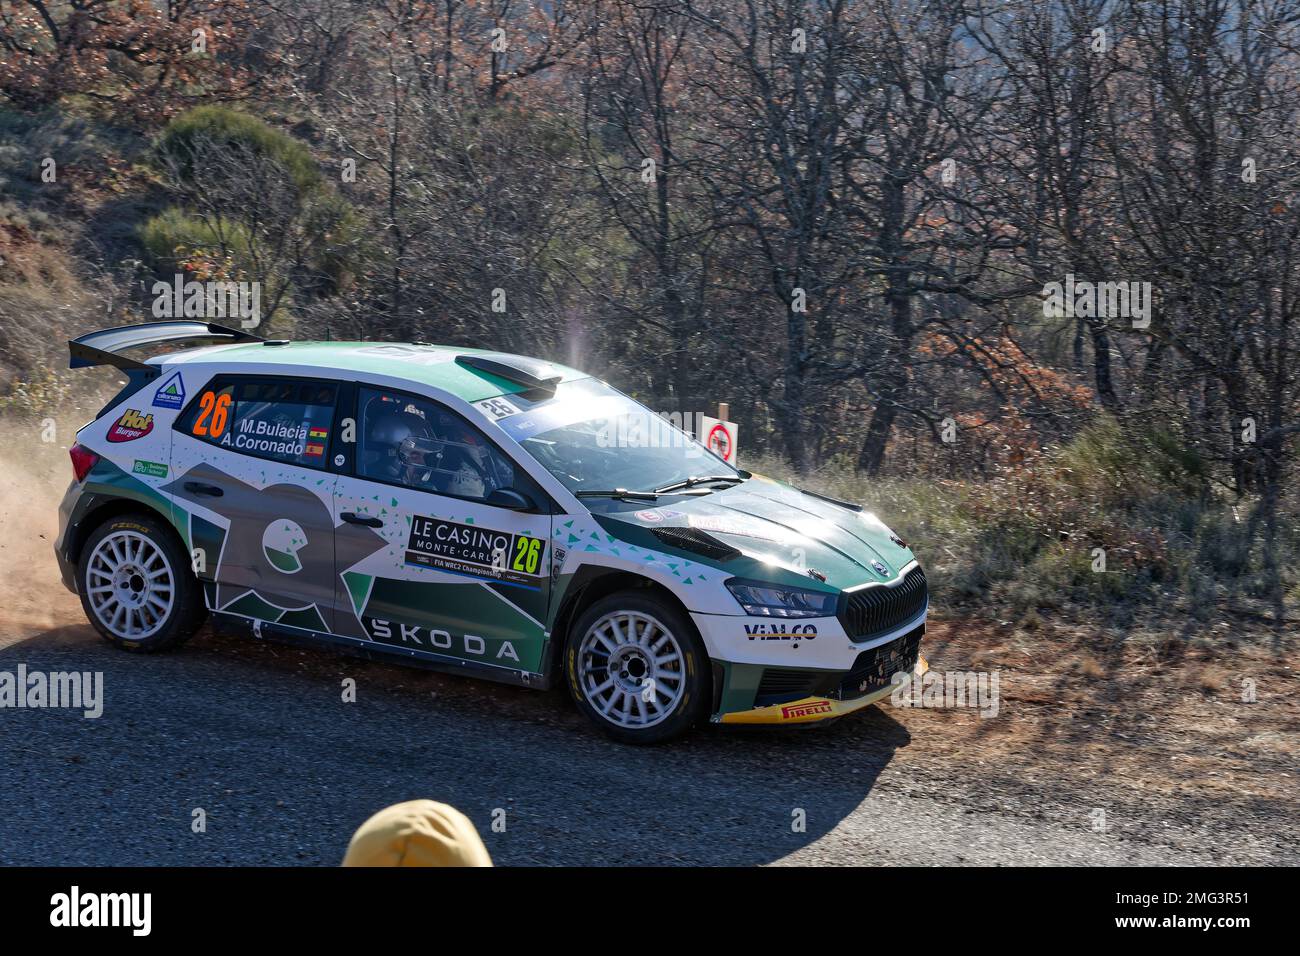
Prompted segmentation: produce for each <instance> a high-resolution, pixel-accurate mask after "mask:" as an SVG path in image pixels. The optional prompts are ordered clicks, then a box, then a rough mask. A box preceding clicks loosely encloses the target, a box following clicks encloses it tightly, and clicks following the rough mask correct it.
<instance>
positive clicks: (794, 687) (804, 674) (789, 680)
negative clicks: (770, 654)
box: [754, 667, 826, 707]
mask: <svg viewBox="0 0 1300 956" xmlns="http://www.w3.org/2000/svg"><path fill="white" fill-rule="evenodd" d="M825 684H826V672H825V671H806V670H805V671H800V670H787V669H785V668H781V667H769V668H767V669H766V670H765V671H763V679H762V680H761V681H759V682H758V693H757V694H756V695H755V697H754V706H755V707H766V706H768V705H769V704H784V703H786V702H788V701H792V700H801V699H802V698H804V697H813V696H815V695H816V694H817V692H818V690H819V689H820V688H821V687H823V686H824V685H825Z"/></svg>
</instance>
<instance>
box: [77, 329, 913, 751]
mask: <svg viewBox="0 0 1300 956" xmlns="http://www.w3.org/2000/svg"><path fill="white" fill-rule="evenodd" d="M199 343H205V344H199ZM210 343H216V344H210ZM69 345H70V349H71V354H72V362H71V364H72V367H73V368H79V367H85V366H92V365H111V366H114V367H116V368H117V369H120V370H121V371H122V372H124V373H125V374H126V376H127V379H128V381H127V384H126V386H125V387H124V388H123V389H122V390H121V392H120V393H119V394H117V396H116V397H114V398H113V399H112V401H110V402H109V404H108V405H107V406H106V407H105V408H104V409H103V411H102V412H101V413H100V414H99V415H98V416H97V417H96V418H95V420H94V421H92V422H90V423H89V424H88V425H86V426H84V427H83V428H82V429H81V430H80V431H79V432H78V433H77V440H76V444H74V445H73V446H72V448H71V450H70V453H71V457H72V464H73V470H74V472H75V479H74V481H73V483H72V485H71V487H70V488H69V489H68V492H67V495H66V497H65V498H64V501H63V504H62V506H61V508H60V519H61V520H60V534H59V538H58V541H57V543H56V551H57V555H58V560H59V563H60V566H61V568H62V571H63V578H64V582H65V583H66V585H67V586H68V587H69V588H70V589H72V590H73V591H74V592H75V593H77V594H78V595H80V598H81V602H82V605H83V607H84V608H85V611H86V615H87V617H88V618H89V619H90V622H91V624H92V625H94V627H95V628H96V630H98V631H99V633H100V634H101V635H103V637H104V638H105V639H107V640H108V641H109V642H111V643H112V644H114V645H116V646H117V647H120V648H123V649H125V650H130V651H159V650H164V649H167V648H172V647H175V646H177V645H178V644H180V643H181V642H182V641H184V640H185V639H186V638H188V637H189V636H190V635H191V634H193V633H194V631H195V630H196V629H197V628H198V627H199V625H200V624H201V623H202V621H203V620H204V618H205V617H206V616H207V615H208V614H212V615H214V616H215V618H216V619H217V620H218V621H220V622H222V623H228V624H229V623H237V624H239V625H241V626H244V627H248V628H250V629H251V630H252V632H253V633H254V634H255V635H256V636H258V637H267V638H277V639H290V640H292V639H300V640H306V641H311V642H326V643H328V644H331V645H335V646H342V647H346V648H349V649H352V650H356V651H359V652H361V653H367V654H373V655H377V656H380V657H383V658H385V659H389V660H397V661H404V662H407V663H410V664H416V665H422V666H427V667H432V668H435V669H441V670H450V671H454V672H457V673H465V674H471V675H473V676H477V677H485V678H489V679H493V680H499V681H505V682H509V683H513V684H519V685H523V686H527V687H535V688H547V687H549V686H551V685H553V684H555V683H557V682H560V681H563V682H564V683H565V684H566V685H567V686H568V689H569V691H570V693H571V694H572V696H573V699H574V700H575V701H576V703H577V706H578V707H579V709H581V710H582V712H583V713H585V714H586V715H587V716H588V717H589V718H590V719H591V720H592V721H594V722H595V723H596V724H597V725H598V726H599V727H601V728H602V729H603V730H605V731H606V732H607V733H608V734H610V735H611V736H612V737H614V738H616V739H618V740H622V741H626V742H630V743H654V742H658V741H662V740H666V739H668V738H671V737H673V736H675V735H678V734H680V733H682V732H683V731H685V730H687V729H688V728H689V727H691V726H692V725H695V724H697V723H699V722H702V721H704V720H705V719H708V720H711V721H713V722H720V723H773V724H806V723H816V722H820V721H825V720H829V719H832V718H836V717H839V716H841V715H843V714H846V713H848V712H850V711H853V710H857V709H859V708H861V707H863V706H866V705H867V704H870V703H871V702H873V701H875V700H878V699H879V698H881V697H882V696H885V695H887V694H888V693H889V692H890V687H891V680H892V679H893V678H894V677H895V675H897V674H900V673H913V674H915V673H917V672H918V671H919V670H921V669H923V668H924V666H925V665H924V661H923V660H921V659H920V656H919V644H920V640H921V636H922V634H923V633H924V631H925V617H926V610H927V605H928V597H927V588H926V581H925V575H924V573H923V572H922V570H921V567H920V565H919V564H918V563H917V560H916V558H915V557H914V555H913V554H912V552H911V550H909V548H908V547H907V545H906V544H905V543H904V542H903V541H902V540H901V539H900V538H899V537H898V536H897V535H896V534H894V533H893V532H892V531H890V529H889V528H888V527H886V526H885V524H884V523H882V522H881V520H880V519H879V518H877V517H876V516H875V515H873V514H871V513H870V512H868V511H866V510H864V509H863V508H861V507H859V506H857V505H854V504H849V503H845V502H840V501H835V500H832V499H829V498H825V497H822V496H820V495H816V494H812V493H810V492H806V491H800V490H798V489H796V488H793V487H791V486H789V485H787V484H783V483H781V482H778V481H773V480H771V479H768V478H763V477H761V476H759V475H754V474H750V473H749V472H746V471H742V470H740V469H737V468H734V467H732V466H730V465H728V464H727V463H726V462H725V461H723V460H722V459H721V458H719V457H717V456H716V455H714V454H713V453H712V452H711V451H709V450H708V449H707V448H705V447H704V446H703V445H701V444H700V443H698V442H697V441H695V440H694V439H693V438H691V437H690V436H689V435H687V434H686V433H684V432H683V431H681V430H679V429H677V428H675V427H674V426H673V425H671V424H669V423H668V422H667V421H666V420H665V419H663V418H661V417H660V416H658V415H656V414H655V413H653V412H651V411H650V410H649V409H647V408H646V407H645V406H643V405H640V404H639V403H637V402H636V401H633V400H632V399H631V398H629V397H628V396H626V395H624V394H622V393H621V392H619V391H618V390H616V389H615V388H613V387H611V386H610V385H608V384H606V383H605V382H603V381H600V380H599V379H596V378H593V377H591V376H589V375H585V374H583V373H582V372H578V371H575V370H574V369H571V368H565V367H563V366H559V365H554V364H551V363H549V362H544V361H539V360H536V359H530V358H524V357H520V356H516V355H507V354H502V353H497V352H490V351H480V350H472V349H462V348H450V347H439V346H432V345H422V344H418V345H411V344H383V343H374V342H289V341H283V340H267V339H263V338H259V337H257V336H255V335H252V334H250V333H248V332H245V331H242V330H237V329H229V328H224V327H222V326H220V325H215V324H211V323H207V322H199V321H166V322H155V323H147V324H143V325H135V326H126V327H122V328H115V329H107V330H104V331H101V332H93V333H90V334H88V335H84V336H82V337H80V338H78V339H75V340H73V341H72V342H70V343H69ZM142 346H150V347H153V351H158V350H159V347H168V348H173V349H175V348H178V347H179V350H178V351H171V352H164V353H163V354H161V355H155V356H153V357H151V358H148V359H147V360H144V361H141V360H139V359H137V358H132V357H128V356H127V355H126V354H125V353H126V352H129V351H130V350H132V349H134V348H137V347H142Z"/></svg>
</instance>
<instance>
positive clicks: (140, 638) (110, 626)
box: [77, 513, 207, 654]
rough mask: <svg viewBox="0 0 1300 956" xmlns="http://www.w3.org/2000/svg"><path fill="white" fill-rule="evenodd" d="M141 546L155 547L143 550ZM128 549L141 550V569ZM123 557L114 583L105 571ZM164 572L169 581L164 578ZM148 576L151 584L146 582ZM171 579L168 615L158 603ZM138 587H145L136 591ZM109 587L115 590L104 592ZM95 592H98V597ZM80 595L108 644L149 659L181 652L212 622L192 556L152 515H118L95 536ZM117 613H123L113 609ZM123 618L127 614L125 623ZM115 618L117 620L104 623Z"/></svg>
mask: <svg viewBox="0 0 1300 956" xmlns="http://www.w3.org/2000/svg"><path fill="white" fill-rule="evenodd" d="M109 539H112V540H111V541H109ZM142 541H143V542H147V543H148V545H150V546H152V547H151V548H149V547H144V546H141V544H140V543H141V542H142ZM106 542H107V544H106ZM101 545H103V546H104V547H103V550H102V551H101ZM128 545H134V546H136V547H137V549H138V550H137V552H136V553H137V555H139V556H140V557H139V558H138V559H137V560H138V561H139V562H140V563H139V564H135V563H132V560H131V557H130V554H129V553H128V552H126V551H125V549H126V547H127V546H128ZM118 553H123V554H125V555H126V559H125V560H124V561H123V562H122V563H121V564H119V565H118V568H117V570H116V571H114V572H113V575H112V577H111V578H109V577H108V576H107V575H106V572H107V571H108V570H109V569H110V568H111V567H112V565H113V562H114V560H115V557H116V554H118ZM97 556H98V557H97ZM140 565H146V566H145V567H141V566H140ZM163 568H165V577H164V576H163V575H162V574H160V573H159V572H160V569H163ZM133 569H134V573H133ZM145 574H148V575H149V576H150V578H151V581H149V582H146V581H145ZM92 577H93V579H94V580H93V581H92V580H91V579H92ZM119 578H120V583H119ZM166 580H169V581H170V582H171V589H170V592H169V593H168V594H166V596H167V597H169V598H170V600H169V601H168V602H166V603H167V606H166V608H165V610H163V609H160V608H159V607H158V606H157V604H156V603H153V602H161V601H163V600H164V591H163V588H162V586H161V584H160V582H163V581H166ZM134 583H139V584H140V587H139V588H138V589H136V588H134ZM106 586H107V587H111V588H113V590H112V591H111V592H108V593H105V592H104V591H103V588H104V587H106ZM92 587H93V588H96V589H98V591H97V592H96V593H94V594H92ZM77 591H78V593H79V594H80V596H81V607H82V609H83V610H84V611H85V612H86V618H87V620H89V621H90V623H91V625H92V626H93V627H94V628H95V630H97V631H98V632H99V634H100V636H101V637H103V638H104V640H106V641H108V642H109V643H110V644H112V645H113V646H114V647H119V648H121V649H122V650H125V651H135V652H137V653H143V654H150V653H153V652H155V651H165V650H170V649H172V648H174V647H179V646H180V645H181V644H183V643H184V642H185V641H186V640H188V639H189V637H190V636H191V635H193V634H194V632H195V631H197V630H198V629H199V626H200V625H201V624H202V623H203V620H204V618H205V617H207V609H206V608H205V607H204V604H203V592H202V589H201V587H200V586H199V582H198V579H197V578H195V576H194V573H193V571H192V569H191V565H190V560H189V556H188V555H187V554H186V553H185V549H184V547H183V546H182V545H181V542H180V541H179V539H178V538H177V537H176V534H175V533H174V532H173V531H172V529H171V528H170V527H169V526H168V525H167V524H165V523H164V522H163V521H162V520H160V519H158V518H155V517H153V516H151V515H145V514H134V513H132V514H126V515H119V516H118V517H115V518H110V519H108V520H107V521H105V522H104V523H103V524H102V525H100V526H99V527H98V528H96V529H95V530H94V531H93V532H91V535H90V537H89V538H88V539H87V541H86V543H85V545H84V546H83V547H82V549H81V556H80V558H79V559H78V561H77ZM117 608H120V611H117V610H114V609H117ZM119 613H120V614H123V618H122V620H121V621H119V619H118V616H117V615H118V614H119ZM110 614H111V618H112V619H111V620H105V617H106V616H110ZM127 622H129V623H127ZM137 622H138V626H137ZM132 628H134V632H133V631H132Z"/></svg>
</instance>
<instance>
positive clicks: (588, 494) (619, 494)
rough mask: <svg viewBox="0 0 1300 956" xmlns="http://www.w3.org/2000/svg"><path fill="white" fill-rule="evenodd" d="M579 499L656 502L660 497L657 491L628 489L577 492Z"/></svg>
mask: <svg viewBox="0 0 1300 956" xmlns="http://www.w3.org/2000/svg"><path fill="white" fill-rule="evenodd" d="M574 494H575V495H577V496H578V497H579V498H622V499H623V500H624V501H654V500H655V499H656V498H658V497H659V493H658V492H657V491H628V490H627V489H626V488H614V489H611V490H609V491H587V490H585V489H584V490H583V491H575V492H574Z"/></svg>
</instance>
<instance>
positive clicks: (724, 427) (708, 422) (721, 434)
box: [696, 402, 736, 467]
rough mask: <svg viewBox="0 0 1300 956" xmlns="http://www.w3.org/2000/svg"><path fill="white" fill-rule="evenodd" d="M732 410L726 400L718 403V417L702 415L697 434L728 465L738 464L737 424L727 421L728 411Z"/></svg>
mask: <svg viewBox="0 0 1300 956" xmlns="http://www.w3.org/2000/svg"><path fill="white" fill-rule="evenodd" d="M729 411H730V409H729V408H728V406H727V404H726V403H725V402H723V403H721V404H719V405H718V417H717V418H710V417H709V416H708V415H700V416H698V418H699V423H700V429H699V434H698V435H697V436H696V437H698V438H699V440H700V441H701V442H702V443H703V444H704V445H705V447H707V448H708V449H709V451H711V452H713V453H714V454H715V455H717V456H718V457H719V458H721V459H722V460H723V461H725V462H726V463H727V464H728V465H731V466H732V467H735V465H736V426H735V424H734V423H732V422H729V421H727V413H728V412H729Z"/></svg>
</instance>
